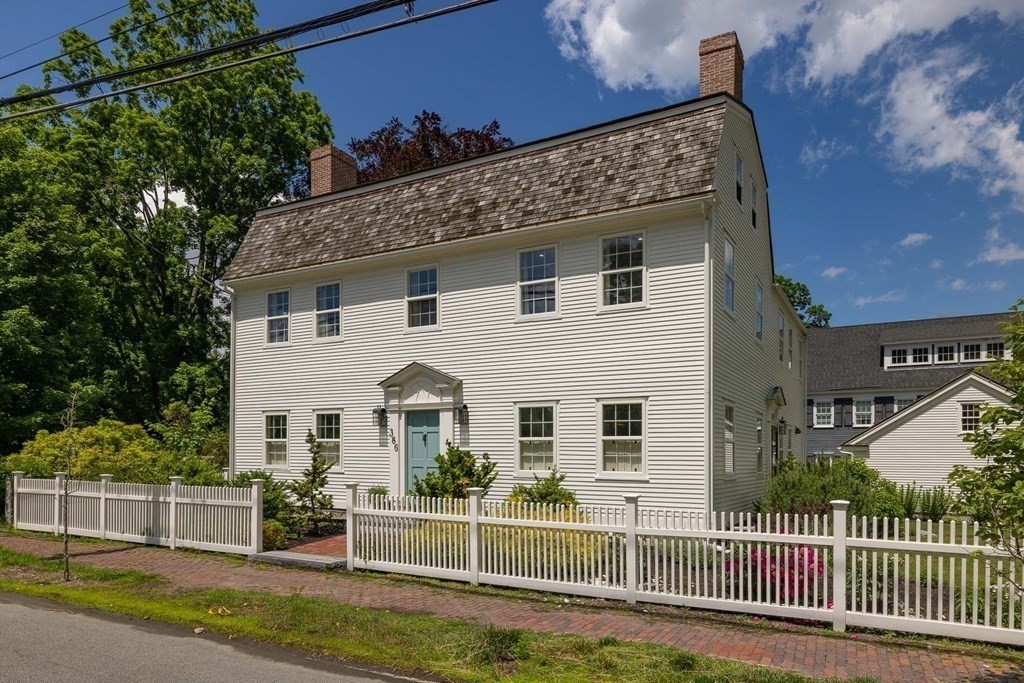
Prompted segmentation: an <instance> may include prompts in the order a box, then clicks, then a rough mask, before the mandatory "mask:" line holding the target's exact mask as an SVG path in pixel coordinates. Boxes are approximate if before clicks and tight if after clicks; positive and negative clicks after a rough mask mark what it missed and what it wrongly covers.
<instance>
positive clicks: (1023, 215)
mask: <svg viewBox="0 0 1024 683" xmlns="http://www.w3.org/2000/svg"><path fill="white" fill-rule="evenodd" d="M117 4H118V3H117V2H116V0H47V2H45V3H18V4H16V5H15V4H13V3H6V2H5V3H4V6H3V7H2V8H0V46H3V49H0V53H3V52H7V51H9V50H10V49H13V48H14V47H16V46H20V45H22V44H25V43H28V42H31V41H32V40H34V39H36V38H41V37H43V36H46V35H49V34H50V33H54V32H56V31H58V30H61V29H63V28H66V27H67V26H68V25H71V24H73V23H76V22H78V21H81V20H84V19H87V18H89V17H91V16H94V15H96V14H99V13H100V12H103V11H105V10H108V9H111V8H112V7H114V6H116V5H117ZM256 4H257V6H258V7H259V9H260V11H261V19H260V21H261V23H262V24H263V25H264V26H266V27H268V28H269V27H277V26H281V25H284V24H288V23H293V22H296V21H299V20H302V19H306V18H310V17H313V16H316V15H319V14H324V13H327V12H331V11H335V10H337V9H338V8H339V7H343V6H346V5H349V4H355V3H354V2H352V3H349V2H344V3H339V2H338V1H337V0H306V2H303V3H294V2H285V1H284V0H256ZM443 4H446V3H445V2H444V0H419V1H418V2H417V3H416V6H417V9H418V10H419V11H427V10H429V9H433V8H437V7H440V6H442V5H443ZM801 5H802V3H801V2H793V1H792V0H788V1H775V0H762V1H759V2H755V1H754V0H716V2H715V3H714V5H711V6H709V5H708V4H707V3H703V2H701V1H700V0H499V2H497V3H495V4H492V5H489V6H485V7H482V8H478V9H474V10H470V11H468V12H465V13H463V14H461V15H456V16H451V17H447V18H443V19H439V20H435V21H432V22H428V23H425V24H422V25H417V26H412V27H406V28H402V29H398V30H395V31H391V32H387V33H385V34H380V35H377V36H372V37H368V38H361V39H357V40H354V41H351V42H346V43H341V44H338V45H335V46H331V47H326V48H322V49H318V50H314V51H311V52H307V53H305V54H303V55H301V56H300V58H299V61H300V66H301V67H302V69H303V70H304V72H305V73H306V75H307V78H306V83H305V87H306V88H308V89H309V90H311V91H312V92H314V93H315V94H316V95H317V96H318V97H319V98H320V102H321V103H322V105H323V106H324V108H325V109H326V110H327V112H328V113H329V114H330V116H331V119H332V121H333V124H334V130H335V135H336V139H337V142H338V144H339V145H340V146H343V145H344V143H345V142H347V141H348V139H349V138H350V137H352V136H362V135H364V134H366V133H367V132H368V131H370V130H372V129H374V128H376V127H379V126H380V125H381V124H382V123H383V122H384V121H386V120H387V119H389V118H390V117H392V116H396V115H397V116H399V117H401V118H403V119H405V120H408V119H411V117H412V116H413V115H414V114H415V113H417V112H418V111H420V110H422V109H431V110H435V111H437V112H438V113H440V114H441V115H442V116H443V117H444V118H445V119H446V120H447V121H448V122H449V123H450V124H452V125H465V126H479V125H482V124H484V123H486V122H488V121H490V120H491V119H494V118H496V119H498V120H499V121H500V122H501V123H502V128H503V131H504V132H505V133H506V134H507V135H509V136H511V137H512V138H513V139H514V140H515V141H516V142H525V141H529V140H531V139H535V138H540V137H545V136H549V135H553V134H557V133H560V132H564V131H567V130H571V129H575V128H579V127H582V126H586V125H590V124H593V123H599V122H601V121H605V120H609V119H613V118H617V117H620V116H624V115H628V114H631V113H635V112H639V111H643V110H646V109H650V108H654V107H658V106H662V105H664V104H667V103H671V102H676V101H681V100H685V99H689V98H691V97H694V96H695V95H696V85H695V80H696V75H697V42H698V40H699V39H700V38H701V37H703V36H708V35H713V34H715V33H719V32H722V31H725V30H730V29H735V30H737V31H738V32H739V36H740V40H741V43H742V45H743V48H744V52H745V53H746V55H747V69H746V80H745V101H746V103H747V104H748V105H749V106H750V107H751V108H752V109H753V110H754V112H755V116H756V121H757V126H758V132H759V135H760V139H761V144H762V151H763V154H764V160H765V164H766V167H767V168H766V170H767V174H768V182H769V201H770V203H771V217H772V230H773V235H774V240H775V258H776V269H777V270H778V272H780V273H783V274H786V275H789V276H791V277H794V278H797V279H800V280H803V281H805V282H807V283H808V285H809V286H810V287H811V291H812V293H813V294H814V296H815V299H816V300H819V301H821V302H822V303H824V304H826V305H827V306H828V307H829V308H830V309H831V310H832V311H833V313H834V317H833V324H838V325H845V324H856V323H864V322H874V321H884V320H899V319H909V318H926V317H932V316H940V315H966V314H971V313H983V312H993V311H999V310H1004V309H1006V308H1007V307H1008V306H1009V305H1010V304H1012V303H1013V302H1015V301H1016V299H1017V298H1018V297H1020V296H1024V133H1022V131H1021V130H1020V122H1021V119H1022V111H1024V60H1021V59H1020V56H1019V46H1020V45H1021V44H1022V43H1021V41H1022V39H1024V2H1020V0H943V2H941V3H937V2H934V1H933V0H890V1H889V2H877V1H875V0H822V2H820V3H817V4H816V5H814V6H813V7H802V6H801ZM388 16H389V17H394V18H397V17H400V16H402V14H401V12H400V11H397V10H396V11H394V12H392V13H390V14H389V15H388ZM106 21H107V20H101V21H99V22H97V23H94V24H91V25H90V26H88V27H86V29H87V30H89V31H90V32H91V33H92V34H94V35H99V34H100V33H104V32H105V29H106V23H105V22H106ZM367 23H368V22H366V21H363V22H360V23H359V24H355V23H354V24H352V25H351V26H350V28H353V29H354V28H358V27H359V26H362V25H366V24H367ZM335 32H336V30H328V31H326V32H325V33H326V34H327V35H333V34H334V33H335ZM298 42H304V40H303V39H301V38H300V39H298ZM55 48H56V43H55V41H52V42H50V43H47V44H44V45H41V46H39V47H37V48H33V49H31V50H27V51H25V52H22V53H20V54H18V55H16V56H14V57H10V58H8V59H6V60H3V61H2V62H0V69H2V70H3V71H7V70H10V69H13V68H16V67H18V66H21V65H24V64H28V63H30V62H32V61H37V60H38V59H41V58H44V57H48V56H51V55H53V54H55V52H56V50H55ZM25 77H26V79H27V80H28V81H29V82H38V80H37V79H38V75H37V74H26V75H25ZM11 89H13V84H12V82H11V81H3V82H0V92H9V91H10V90H11Z"/></svg>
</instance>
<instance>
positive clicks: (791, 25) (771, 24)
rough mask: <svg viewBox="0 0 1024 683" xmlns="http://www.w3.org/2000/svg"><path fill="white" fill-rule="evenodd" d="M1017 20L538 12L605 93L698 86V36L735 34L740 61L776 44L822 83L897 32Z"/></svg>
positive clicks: (765, 7) (1006, 14) (817, 8)
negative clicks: (793, 49)
mask: <svg viewBox="0 0 1024 683" xmlns="http://www.w3.org/2000/svg"><path fill="white" fill-rule="evenodd" d="M991 13H995V15H996V16H998V18H999V19H1000V20H1001V21H1004V22H1009V21H1013V20H1015V19H1018V18H1020V17H1022V16H1024V3H1021V2H1020V1H1019V0H942V1H941V2H936V1H935V0H819V1H818V2H805V1H803V0H760V1H758V0H716V2H714V3H708V2H706V1H704V0H551V1H550V2H549V3H548V6H547V9H546V10H545V16H546V17H547V20H548V22H549V24H550V25H551V29H552V31H553V32H554V34H555V37H556V39H557V40H558V44H559V48H560V49H561V52H562V54H563V55H564V56H565V57H566V58H568V59H572V60H577V61H581V62H583V63H585V64H587V65H588V66H589V67H590V68H591V69H592V70H593V71H594V72H595V73H596V74H597V76H598V78H600V79H601V80H602V81H603V82H604V83H605V84H606V85H608V86H609V87H611V88H613V89H621V88H636V87H639V88H649V89H657V90H666V91H669V92H675V93H677V92H679V91H682V90H685V89H687V88H690V87H692V86H693V85H695V84H696V82H697V44H698V42H699V41H700V39H701V38H706V37H708V36H713V35H717V34H719V33H724V32H726V31H732V30H735V31H736V33H737V34H738V35H739V38H740V43H741V44H742V46H743V52H744V55H745V57H746V58H747V60H748V61H749V60H750V59H751V58H753V57H755V56H756V55H757V54H759V53H760V52H762V51H764V50H769V49H771V48H773V47H775V45H776V44H778V42H779V41H780V40H784V39H785V40H791V41H795V42H796V43H797V45H798V46H799V51H800V63H799V65H798V68H797V72H798V73H797V76H798V80H801V81H803V82H804V83H805V84H810V83H820V84H823V85H828V84H830V83H831V82H832V81H834V80H835V79H837V78H840V77H843V76H848V75H851V74H855V73H857V72H858V71H859V70H860V69H861V67H862V66H863V65H864V63H865V61H866V60H867V59H868V58H869V57H871V56H872V55H874V54H877V53H879V52H881V51H882V49H883V48H885V47H886V46H887V45H888V44H889V43H890V42H891V41H893V40H895V39H896V38H898V37H900V36H908V35H932V34H935V33H939V32H941V31H943V30H945V29H947V28H949V26H950V25H952V24H953V23H954V22H955V21H957V20H959V19H963V18H965V17H977V16H980V15H983V14H991Z"/></svg>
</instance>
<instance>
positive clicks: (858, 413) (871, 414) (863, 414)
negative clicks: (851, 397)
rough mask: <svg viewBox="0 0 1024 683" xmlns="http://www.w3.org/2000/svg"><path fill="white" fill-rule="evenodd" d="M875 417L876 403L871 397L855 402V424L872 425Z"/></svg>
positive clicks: (858, 425) (856, 425) (857, 425)
mask: <svg viewBox="0 0 1024 683" xmlns="http://www.w3.org/2000/svg"><path fill="white" fill-rule="evenodd" d="M874 419H875V403H874V401H872V400H871V399H870V398H866V399H860V398H859V399H856V400H855V401H854V402H853V426H854V427H870V426H871V424H872V423H873V422H874Z"/></svg>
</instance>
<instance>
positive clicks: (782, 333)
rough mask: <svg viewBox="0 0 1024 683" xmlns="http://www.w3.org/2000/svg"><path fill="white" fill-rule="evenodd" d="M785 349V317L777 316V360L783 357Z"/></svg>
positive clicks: (780, 360) (781, 359)
mask: <svg viewBox="0 0 1024 683" xmlns="http://www.w3.org/2000/svg"><path fill="white" fill-rule="evenodd" d="M785 351H786V319H785V318H784V317H783V316H781V315H780V316H779V362H780V363H781V362H782V361H783V360H784V359H785Z"/></svg>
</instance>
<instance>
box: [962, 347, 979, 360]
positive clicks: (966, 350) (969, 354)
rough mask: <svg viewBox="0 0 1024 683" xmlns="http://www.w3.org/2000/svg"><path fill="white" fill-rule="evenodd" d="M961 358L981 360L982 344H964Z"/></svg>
mask: <svg viewBox="0 0 1024 683" xmlns="http://www.w3.org/2000/svg"><path fill="white" fill-rule="evenodd" d="M960 358H961V360H964V361H974V360H981V344H964V345H963V346H962V347H961V351H960Z"/></svg>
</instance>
